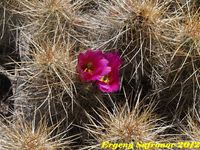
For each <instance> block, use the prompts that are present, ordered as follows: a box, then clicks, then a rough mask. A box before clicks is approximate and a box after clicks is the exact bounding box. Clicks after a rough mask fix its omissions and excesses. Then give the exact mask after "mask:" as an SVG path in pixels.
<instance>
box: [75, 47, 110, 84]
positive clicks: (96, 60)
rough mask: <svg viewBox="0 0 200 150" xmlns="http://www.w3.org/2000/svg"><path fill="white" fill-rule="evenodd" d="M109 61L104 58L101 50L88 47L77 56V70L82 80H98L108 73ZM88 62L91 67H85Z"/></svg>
mask: <svg viewBox="0 0 200 150" xmlns="http://www.w3.org/2000/svg"><path fill="white" fill-rule="evenodd" d="M108 63H109V61H108V60H107V59H105V56H104V54H103V52H102V51H100V50H97V51H94V50H91V49H88V50H87V51H86V52H84V53H80V54H79V56H78V65H77V72H78V73H79V76H80V78H81V79H82V80H83V81H95V80H99V79H100V78H101V77H102V76H104V75H106V74H108V73H109V72H110V71H111V68H110V67H108ZM88 64H90V65H91V66H92V67H91V68H89V71H88V68H87V65H88Z"/></svg>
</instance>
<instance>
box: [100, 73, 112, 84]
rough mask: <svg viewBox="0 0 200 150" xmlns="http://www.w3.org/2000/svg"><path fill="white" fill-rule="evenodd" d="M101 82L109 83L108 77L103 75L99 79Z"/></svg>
mask: <svg viewBox="0 0 200 150" xmlns="http://www.w3.org/2000/svg"><path fill="white" fill-rule="evenodd" d="M100 81H101V82H104V83H109V82H110V79H109V77H108V75H105V76H103V77H102V78H101V79H100Z"/></svg>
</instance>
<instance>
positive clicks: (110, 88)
mask: <svg viewBox="0 0 200 150" xmlns="http://www.w3.org/2000/svg"><path fill="white" fill-rule="evenodd" d="M97 87H98V88H99V90H101V91H102V92H106V93H110V92H117V91H119V89H120V82H119V81H118V82H114V83H112V84H106V83H103V82H98V83H97Z"/></svg>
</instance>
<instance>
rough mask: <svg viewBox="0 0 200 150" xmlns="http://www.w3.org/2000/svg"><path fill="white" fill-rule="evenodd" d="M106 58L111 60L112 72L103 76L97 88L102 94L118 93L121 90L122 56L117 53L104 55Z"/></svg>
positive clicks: (109, 64)
mask: <svg viewBox="0 0 200 150" xmlns="http://www.w3.org/2000/svg"><path fill="white" fill-rule="evenodd" d="M104 55H105V58H106V59H107V60H109V63H108V66H110V67H111V71H110V72H109V73H108V74H107V75H105V76H102V77H101V79H100V80H98V81H97V87H98V88H99V89H100V90H101V91H102V92H116V91H118V90H119V88H120V73H119V71H120V66H121V64H122V61H121V59H120V56H119V55H118V54H117V53H115V52H109V53H106V54H104Z"/></svg>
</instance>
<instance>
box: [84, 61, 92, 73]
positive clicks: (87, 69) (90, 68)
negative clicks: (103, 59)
mask: <svg viewBox="0 0 200 150" xmlns="http://www.w3.org/2000/svg"><path fill="white" fill-rule="evenodd" d="M92 71H93V65H92V63H91V62H90V63H87V64H86V65H85V69H84V72H89V73H91V72H92Z"/></svg>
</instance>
